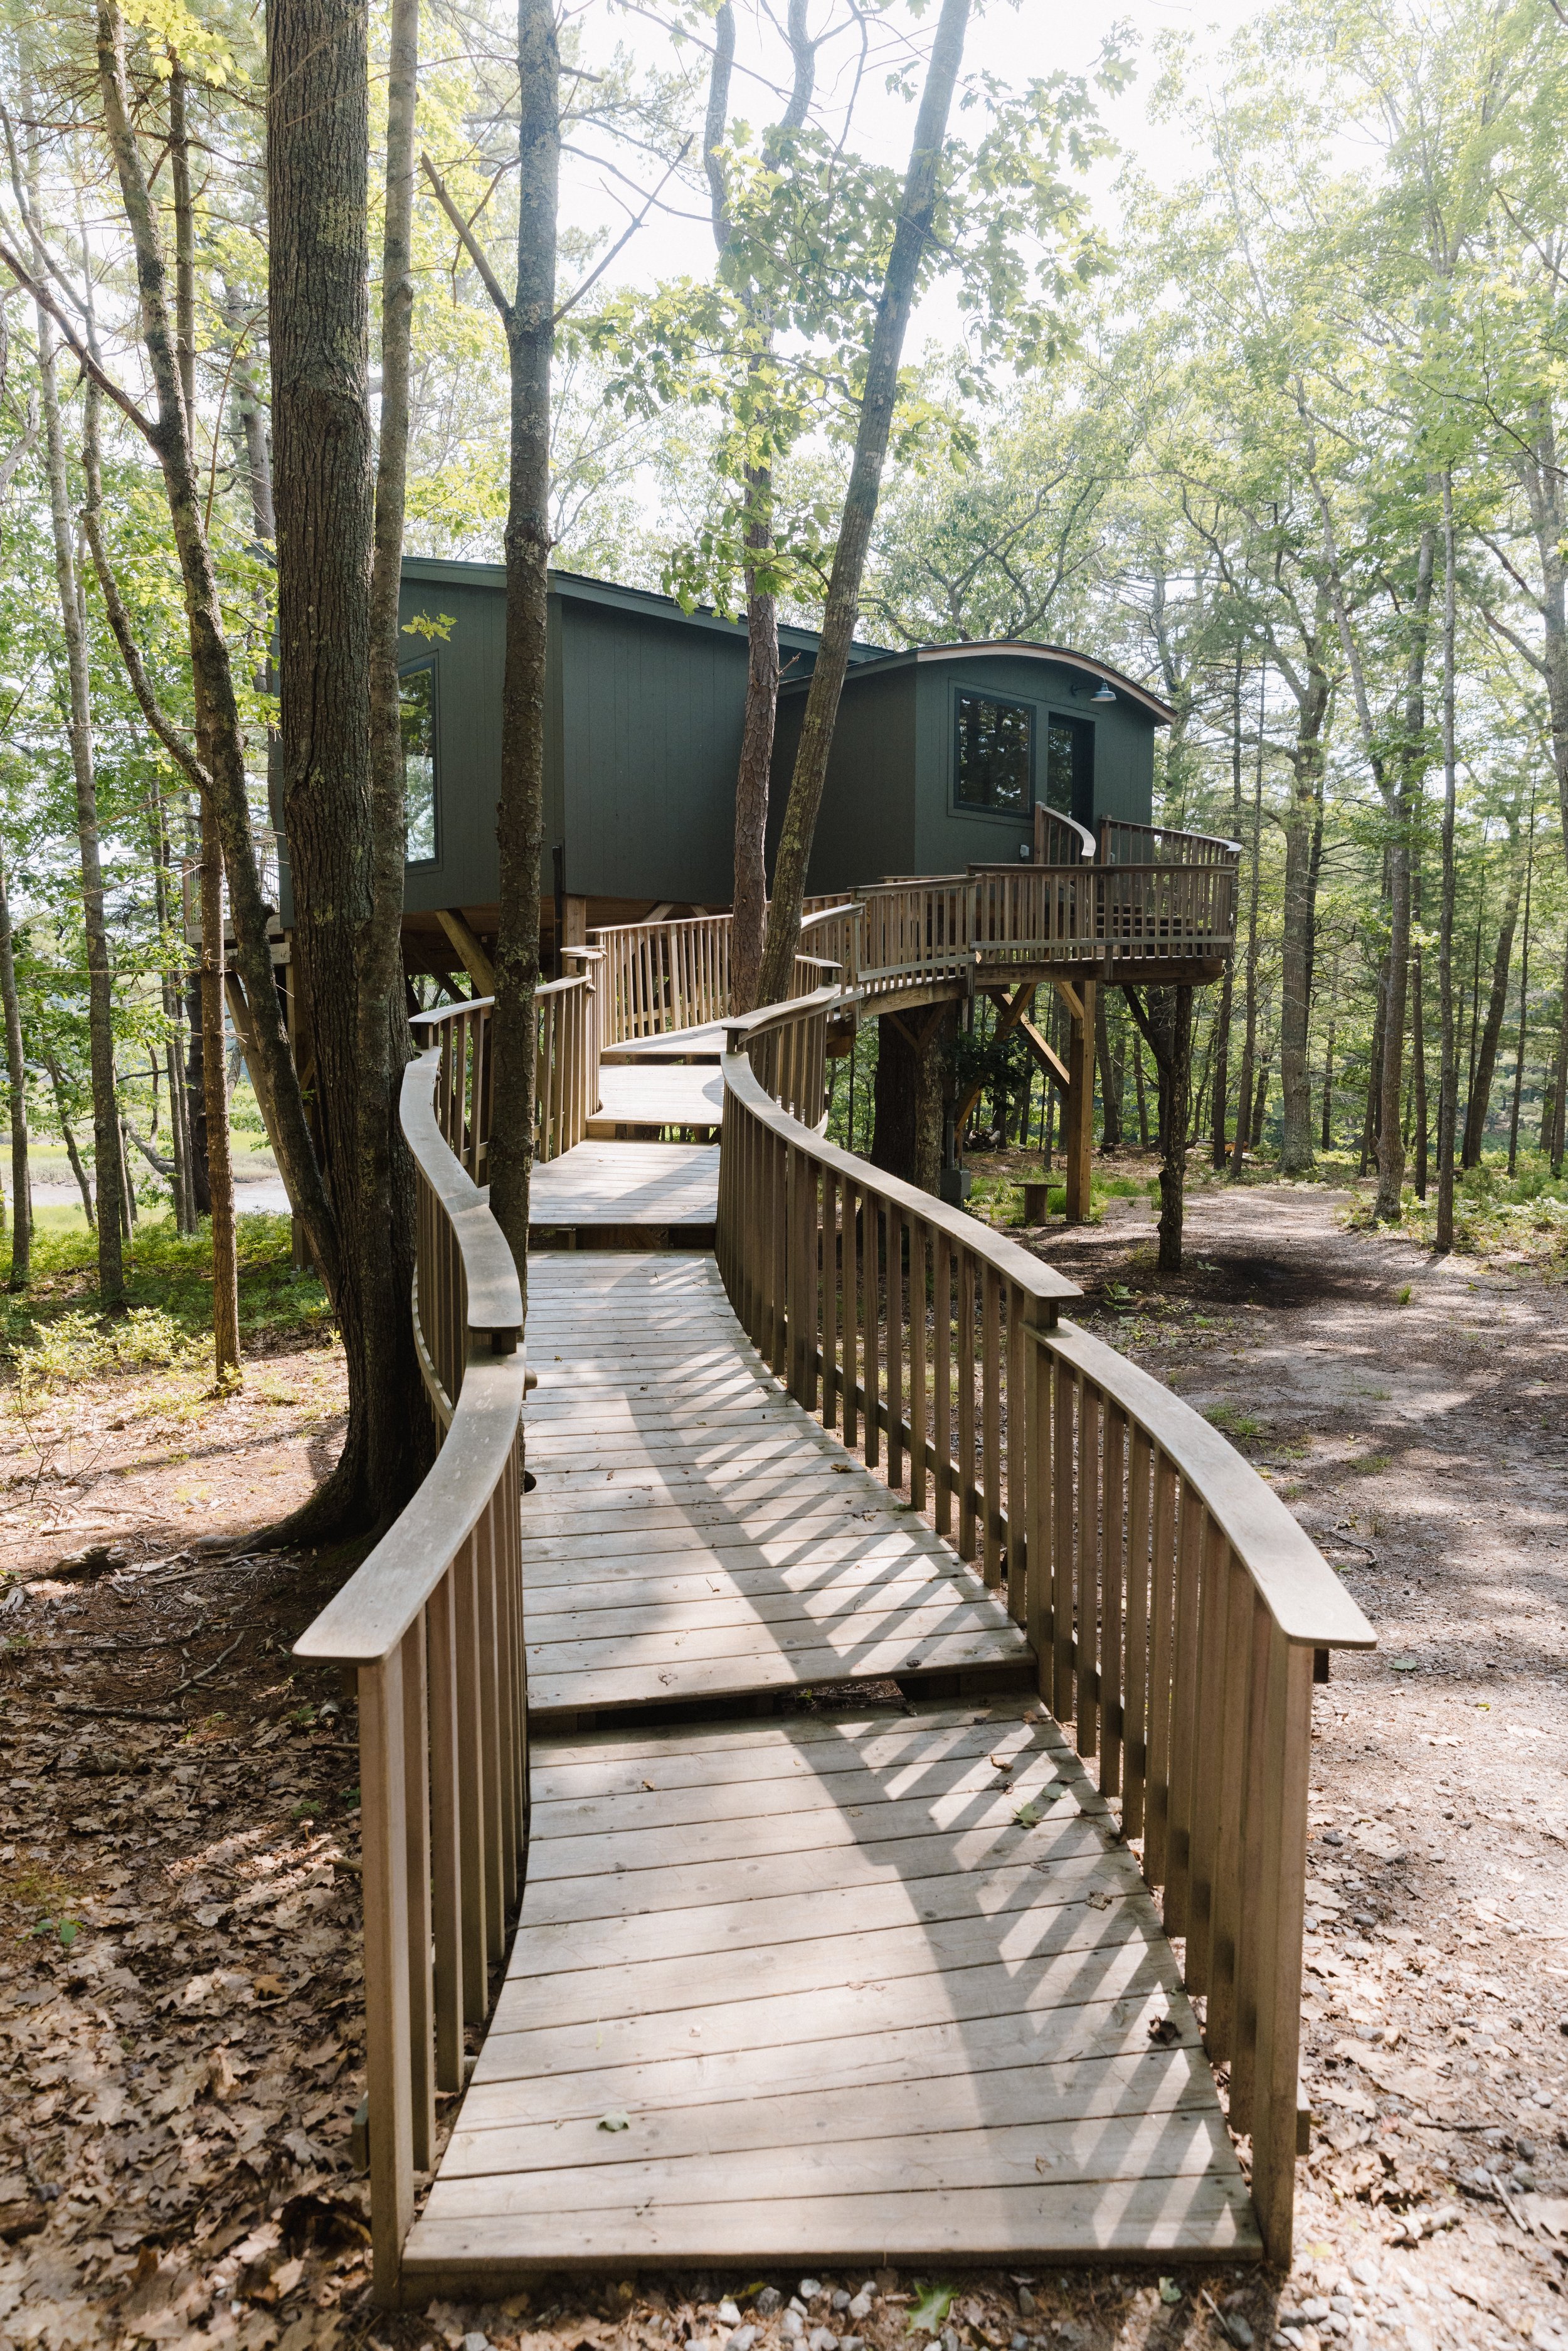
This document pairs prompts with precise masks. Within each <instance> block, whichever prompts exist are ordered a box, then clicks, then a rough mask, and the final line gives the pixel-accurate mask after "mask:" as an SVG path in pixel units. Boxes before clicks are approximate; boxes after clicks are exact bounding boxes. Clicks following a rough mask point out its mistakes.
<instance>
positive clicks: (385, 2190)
mask: <svg viewBox="0 0 1568 2351" xmlns="http://www.w3.org/2000/svg"><path fill="white" fill-rule="evenodd" d="M359 1682H360V1800H361V1814H360V1817H361V1823H362V1834H361V1865H362V1870H363V1875H362V1877H361V1896H362V1901H363V1906H364V1968H365V2096H366V2101H367V2105H368V2108H369V2116H370V2142H371V2213H372V2215H373V2219H374V2228H373V2231H372V2250H371V2266H372V2283H373V2285H374V2289H375V2292H376V2294H377V2296H378V2298H380V2299H382V2300H383V2301H390V2300H391V2298H392V2295H393V2294H394V2293H395V2291H396V2285H397V2273H398V2265H399V2261H400V2257H401V2254H402V2241H403V2239H404V2238H405V2237H406V2236H407V2234H408V2231H409V2226H410V2223H411V2222H412V2220H413V2098H412V2085H411V2078H410V2067H409V1981H408V1931H407V1921H408V1834H407V1824H406V1821H405V1818H404V1813H405V1805H406V1780H405V1774H404V1770H403V1757H402V1737H403V1702H402V1647H401V1646H399V1647H396V1648H394V1649H393V1650H392V1654H391V1656H388V1657H385V1658H383V1659H382V1662H381V1664H380V1665H375V1666H361V1667H360V1675H359Z"/></svg>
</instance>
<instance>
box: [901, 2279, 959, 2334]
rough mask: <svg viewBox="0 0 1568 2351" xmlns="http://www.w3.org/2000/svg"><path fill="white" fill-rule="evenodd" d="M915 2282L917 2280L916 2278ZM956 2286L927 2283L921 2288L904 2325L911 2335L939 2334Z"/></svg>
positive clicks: (950, 2306) (951, 2303)
mask: <svg viewBox="0 0 1568 2351" xmlns="http://www.w3.org/2000/svg"><path fill="white" fill-rule="evenodd" d="M915 2283H916V2284H918V2283H919V2280H918V2279H916V2281H915ZM957 2291H958V2289H957V2287H956V2286H952V2285H928V2286H924V2287H922V2288H921V2293H920V2298H919V2300H918V2301H917V2302H916V2304H915V2307H914V2309H913V2310H912V2311H911V2312H910V2314H909V2315H908V2317H907V2319H906V2320H905V2321H904V2325H905V2328H906V2330H907V2331H908V2333H910V2334H911V2335H916V2334H918V2335H939V2334H940V2333H941V2331H942V2327H943V2325H944V2322H945V2321H946V2316H947V2313H948V2312H949V2311H950V2310H951V2309H952V2307H953V2296H954V2295H955V2294H956V2293H957Z"/></svg>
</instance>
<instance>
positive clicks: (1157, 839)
mask: <svg viewBox="0 0 1568 2351" xmlns="http://www.w3.org/2000/svg"><path fill="white" fill-rule="evenodd" d="M1240 855H1241V844H1240V842H1239V841H1222V840H1220V839H1219V838H1218V835H1217V834H1215V833H1211V832H1178V831H1176V829H1175V828H1174V827H1173V826H1170V825H1160V824H1122V823H1120V822H1118V821H1117V820H1116V819H1115V818H1113V817H1108V816H1105V817H1102V818H1101V820H1100V862H1101V863H1102V864H1103V865H1232V866H1233V865H1235V864H1236V862H1237V861H1238V859H1239V857H1240Z"/></svg>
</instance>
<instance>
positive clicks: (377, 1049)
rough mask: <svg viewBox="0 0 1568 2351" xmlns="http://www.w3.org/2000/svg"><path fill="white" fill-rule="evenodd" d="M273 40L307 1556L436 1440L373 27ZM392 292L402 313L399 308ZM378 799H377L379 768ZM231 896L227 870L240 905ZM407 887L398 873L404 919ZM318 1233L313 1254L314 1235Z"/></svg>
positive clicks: (272, 19) (321, 28) (272, 180)
mask: <svg viewBox="0 0 1568 2351" xmlns="http://www.w3.org/2000/svg"><path fill="white" fill-rule="evenodd" d="M268 35H269V39H268V52H267V62H268V132H267V193H268V213H269V217H270V221H271V230H272V235H271V246H270V256H269V259H270V269H269V281H268V318H269V342H270V355H271V364H272V400H273V407H272V413H273V444H274V475H273V494H274V498H275V502H276V508H277V544H278V566H277V643H278V668H279V678H280V687H281V692H280V697H279V738H280V743H281V751H282V766H283V808H284V820H285V823H286V825H287V833H288V852H289V862H290V866H291V870H292V873H293V879H294V890H295V902H296V927H295V932H294V953H295V958H296V963H297V967H298V986H299V987H300V988H301V991H302V994H303V997H304V1004H305V1011H306V1015H307V1018H308V1022H309V1028H310V1038H311V1043H312V1046H313V1048H314V1051H315V1056H316V1069H317V1101H318V1104H319V1115H320V1126H321V1134H322V1139H323V1147H324V1151H325V1155H326V1162H327V1169H328V1173H329V1180H330V1184H331V1196H332V1210H333V1224H332V1228H331V1235H330V1238H331V1242H332V1244H333V1246H334V1248H335V1250H336V1259H337V1261H336V1267H335V1272H336V1286H335V1289H334V1293H333V1303H334V1306H335V1309H336V1311H337V1316H338V1324H339V1329H340V1332H341V1333H342V1342H343V1351H344V1354H345V1357H346V1359H347V1364H348V1371H349V1417H348V1428H347V1431H346V1433H345V1436H344V1440H343V1447H342V1452H341V1454H340V1458H339V1461H338V1464H337V1466H336V1468H335V1469H334V1470H333V1472H332V1474H331V1476H330V1477H329V1479H327V1481H326V1483H325V1484H324V1485H323V1486H322V1487H321V1488H319V1489H318V1491H317V1493H316V1494H315V1495H314V1496H313V1497H312V1498H311V1499H310V1501H308V1503H307V1504H306V1505H305V1506H304V1509H303V1510H301V1511H300V1512H298V1513H296V1515H295V1517H294V1518H293V1519H292V1520H289V1521H287V1522H286V1524H287V1531H288V1534H289V1538H290V1539H291V1540H298V1539H299V1538H300V1537H301V1536H303V1535H306V1534H310V1535H316V1536H318V1537H319V1535H320V1534H322V1533H324V1532H327V1531H334V1532H335V1531H340V1530H342V1531H347V1530H350V1529H355V1530H357V1529H358V1528H361V1527H373V1526H375V1525H377V1524H382V1523H384V1522H385V1521H386V1520H387V1519H388V1518H389V1517H392V1516H393V1515H395V1514H396V1512H397V1511H398V1510H400V1509H401V1507H402V1503H403V1501H404V1499H406V1497H407V1496H408V1494H409V1493H410V1492H411V1491H412V1490H413V1486H414V1485H415V1484H416V1483H417V1480H418V1478H419V1474H420V1470H421V1468H422V1466H423V1458H424V1436H423V1407H422V1404H421V1399H420V1394H419V1382H418V1375H417V1365H416V1363H415V1360H414V1357H413V1343H412V1336H411V1333H410V1331H409V1321H408V1295H409V1291H408V1281H409V1274H410V1270H411V1262H412V1258H411V1249H410V1246H409V1244H410V1239H411V1231H410V1220H409V1217H408V1215H407V1203H406V1199H405V1198H402V1199H400V1197H399V1196H398V1195H397V1193H396V1191H395V1190H394V1186H393V1184H392V1174H391V1170H392V1164H393V1159H392V1123H393V1121H394V1120H395V1117H396V1114H397V1109H396V1092H397V1079H398V1075H399V1071H400V1067H401V1064H400V1063H399V1061H398V1060H397V1053H398V1046H397V1041H396V1040H398V1039H399V1038H400V1037H401V1036H402V1032H403V1029H404V1024H405V1020H406V1015H405V1011H404V1007H403V992H402V981H401V974H400V973H398V972H397V970H396V956H395V938H396V933H395V922H396V919H397V917H396V915H395V914H389V908H388V905H387V875H386V844H385V842H384V841H378V839H377V831H376V808H375V799H374V796H373V793H372V780H371V756H370V715H371V626H370V623H371V564H372V546H373V537H374V534H373V528H372V513H373V508H372V490H371V421H370V403H369V395H368V388H367V349H368V329H369V319H368V303H367V285H366V281H367V274H368V254H367V211H366V204H367V196H368V179H369V146H368V121H367V82H366V74H367V65H368V57H367V20H366V15H365V12H364V10H363V8H362V7H361V5H360V0H275V5H273V7H272V8H271V10H270V12H269V16H268ZM396 70H398V71H399V72H406V71H407V70H408V68H407V67H406V64H404V65H402V66H400V67H399V68H397V69H396ZM302 89H308V90H309V92H310V95H311V103H310V105H309V106H308V107H302V106H300V105H299V104H298V92H299V91H300V90H302ZM392 298H393V302H394V305H395V303H396V302H397V301H398V299H399V298H400V296H399V294H398V289H397V288H396V287H393V288H392ZM393 692H394V694H395V679H394V681H393ZM382 716H383V721H384V705H383V712H382ZM381 780H382V789H383V790H384V789H386V788H387V784H388V778H387V774H386V769H385V767H384V764H383V768H382V779H381ZM227 847H228V843H227V841H226V839H225V852H226V850H227ZM252 878H253V881H254V874H253V877H252ZM233 879H234V875H233V869H232V865H231V867H230V882H231V888H232V883H233ZM401 886H402V872H401V860H400V861H399V867H398V885H397V887H398V904H399V906H400V907H401ZM535 919H536V923H537V919H538V907H537V903H536V907H535ZM389 922H391V923H392V925H394V927H393V929H392V948H391V950H390V951H389V944H388V936H387V931H388V925H389ZM389 965H390V966H391V967H392V977H391V978H390V979H389ZM243 977H244V981H245V996H246V1005H247V1008H248V1012H249V1016H250V1020H251V1024H252V1026H253V1028H254V1029H255V1030H256V1033H257V1035H258V1037H261V1036H263V1035H264V1034H265V1032H266V1030H267V1025H268V1022H269V1020H271V1019H276V1017H277V991H276V987H275V985H274V983H273V979H272V974H271V966H270V960H269V962H268V966H267V973H266V976H265V994H264V989H263V984H262V982H261V980H260V979H259V978H257V979H255V980H253V978H252V976H251V974H250V973H249V972H248V971H246V973H245V974H244V975H243ZM207 1051H208V1053H209V1055H210V1052H211V1044H210V1042H209V1044H208V1046H207ZM269 1074H270V1072H269ZM275 1100H276V1089H275ZM211 1143H212V1131H211V1117H210V1114H209V1148H210V1147H211ZM305 1221H306V1223H307V1236H308V1240H309V1243H310V1247H311V1249H312V1252H313V1253H314V1251H315V1248H316V1235H315V1231H314V1229H313V1228H312V1227H311V1226H310V1224H309V1222H308V1219H307V1220H305ZM275 1532H277V1531H275Z"/></svg>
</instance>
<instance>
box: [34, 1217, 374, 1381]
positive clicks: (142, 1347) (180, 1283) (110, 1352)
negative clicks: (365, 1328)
mask: <svg viewBox="0 0 1568 2351" xmlns="http://www.w3.org/2000/svg"><path fill="white" fill-rule="evenodd" d="M238 1250H239V1315H240V1342H241V1345H242V1348H243V1349H244V1351H245V1353H246V1354H265V1353H267V1352H268V1351H269V1349H271V1348H272V1347H275V1346H277V1345H278V1344H279V1343H282V1342H284V1341H287V1340H290V1339H294V1340H298V1339H306V1340H308V1339H312V1338H316V1339H325V1338H326V1337H327V1336H328V1335H329V1332H330V1331H331V1329H332V1316H331V1310H330V1307H329V1304H328V1301H327V1294H326V1291H325V1290H323V1289H322V1287H321V1285H320V1283H319V1281H318V1280H317V1279H316V1277H315V1276H314V1274H309V1273H300V1272H298V1271H297V1270H295V1267H294V1265H293V1262H292V1253H291V1246H290V1237H289V1222H288V1218H287V1217H282V1216H272V1215H268V1214H266V1213H265V1212H249V1213H247V1214H246V1215H245V1216H242V1217H240V1218H239V1220H238ZM10 1270H11V1237H10V1233H9V1231H8V1230H7V1232H6V1233H5V1236H4V1238H3V1241H0V1278H4V1279H5V1280H8V1279H9V1276H10ZM212 1317H213V1249H212V1233H211V1229H210V1228H209V1227H208V1226H206V1225H204V1226H203V1228H202V1230H201V1231H200V1232H199V1233H197V1234H196V1235H194V1236H193V1238H190V1239H182V1238H180V1236H179V1235H178V1234H177V1233H176V1232H175V1230H174V1225H173V1219H172V1217H168V1216H164V1217H151V1216H145V1215H144V1216H143V1217H141V1220H140V1221H139V1223H138V1224H137V1226H136V1228H135V1230H134V1232H133V1233H132V1235H131V1239H130V1241H129V1243H128V1245H127V1248H126V1256H125V1305H124V1307H123V1309H122V1310H121V1311H120V1312H118V1313H113V1314H106V1313H104V1312H103V1311H101V1310H100V1308H99V1294H98V1251H97V1240H96V1237H95V1235H93V1234H92V1233H89V1231H87V1230H86V1228H84V1226H83V1225H82V1222H81V1218H80V1216H79V1214H78V1215H75V1216H72V1215H71V1214H70V1213H69V1212H68V1211H66V1210H64V1209H60V1208H57V1207H46V1208H42V1209H40V1210H39V1211H38V1213H37V1223H36V1225H35V1228H34V1232H33V1252H32V1270H31V1276H30V1279H29V1281H28V1286H27V1288H26V1290H25V1291H23V1292H21V1293H19V1294H13V1293H12V1292H11V1291H10V1290H5V1292H3V1293H0V1378H4V1379H8V1380H9V1381H11V1382H12V1383H14V1384H15V1385H16V1389H17V1391H18V1392H19V1393H20V1394H23V1395H26V1394H33V1395H37V1394H39V1393H41V1392H43V1391H46V1390H50V1389H55V1388H61V1387H68V1386H71V1385H74V1384H77V1383H78V1382H80V1381H84V1380H90V1379H95V1378H103V1377H112V1376H113V1375H115V1374H120V1373H125V1372H132V1371H141V1370H152V1369H164V1370H168V1371H170V1372H172V1373H174V1374H177V1375H183V1376H185V1377H190V1376H193V1375H201V1374H206V1375H208V1376H210V1374H211V1368H212V1360H213V1347H212Z"/></svg>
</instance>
